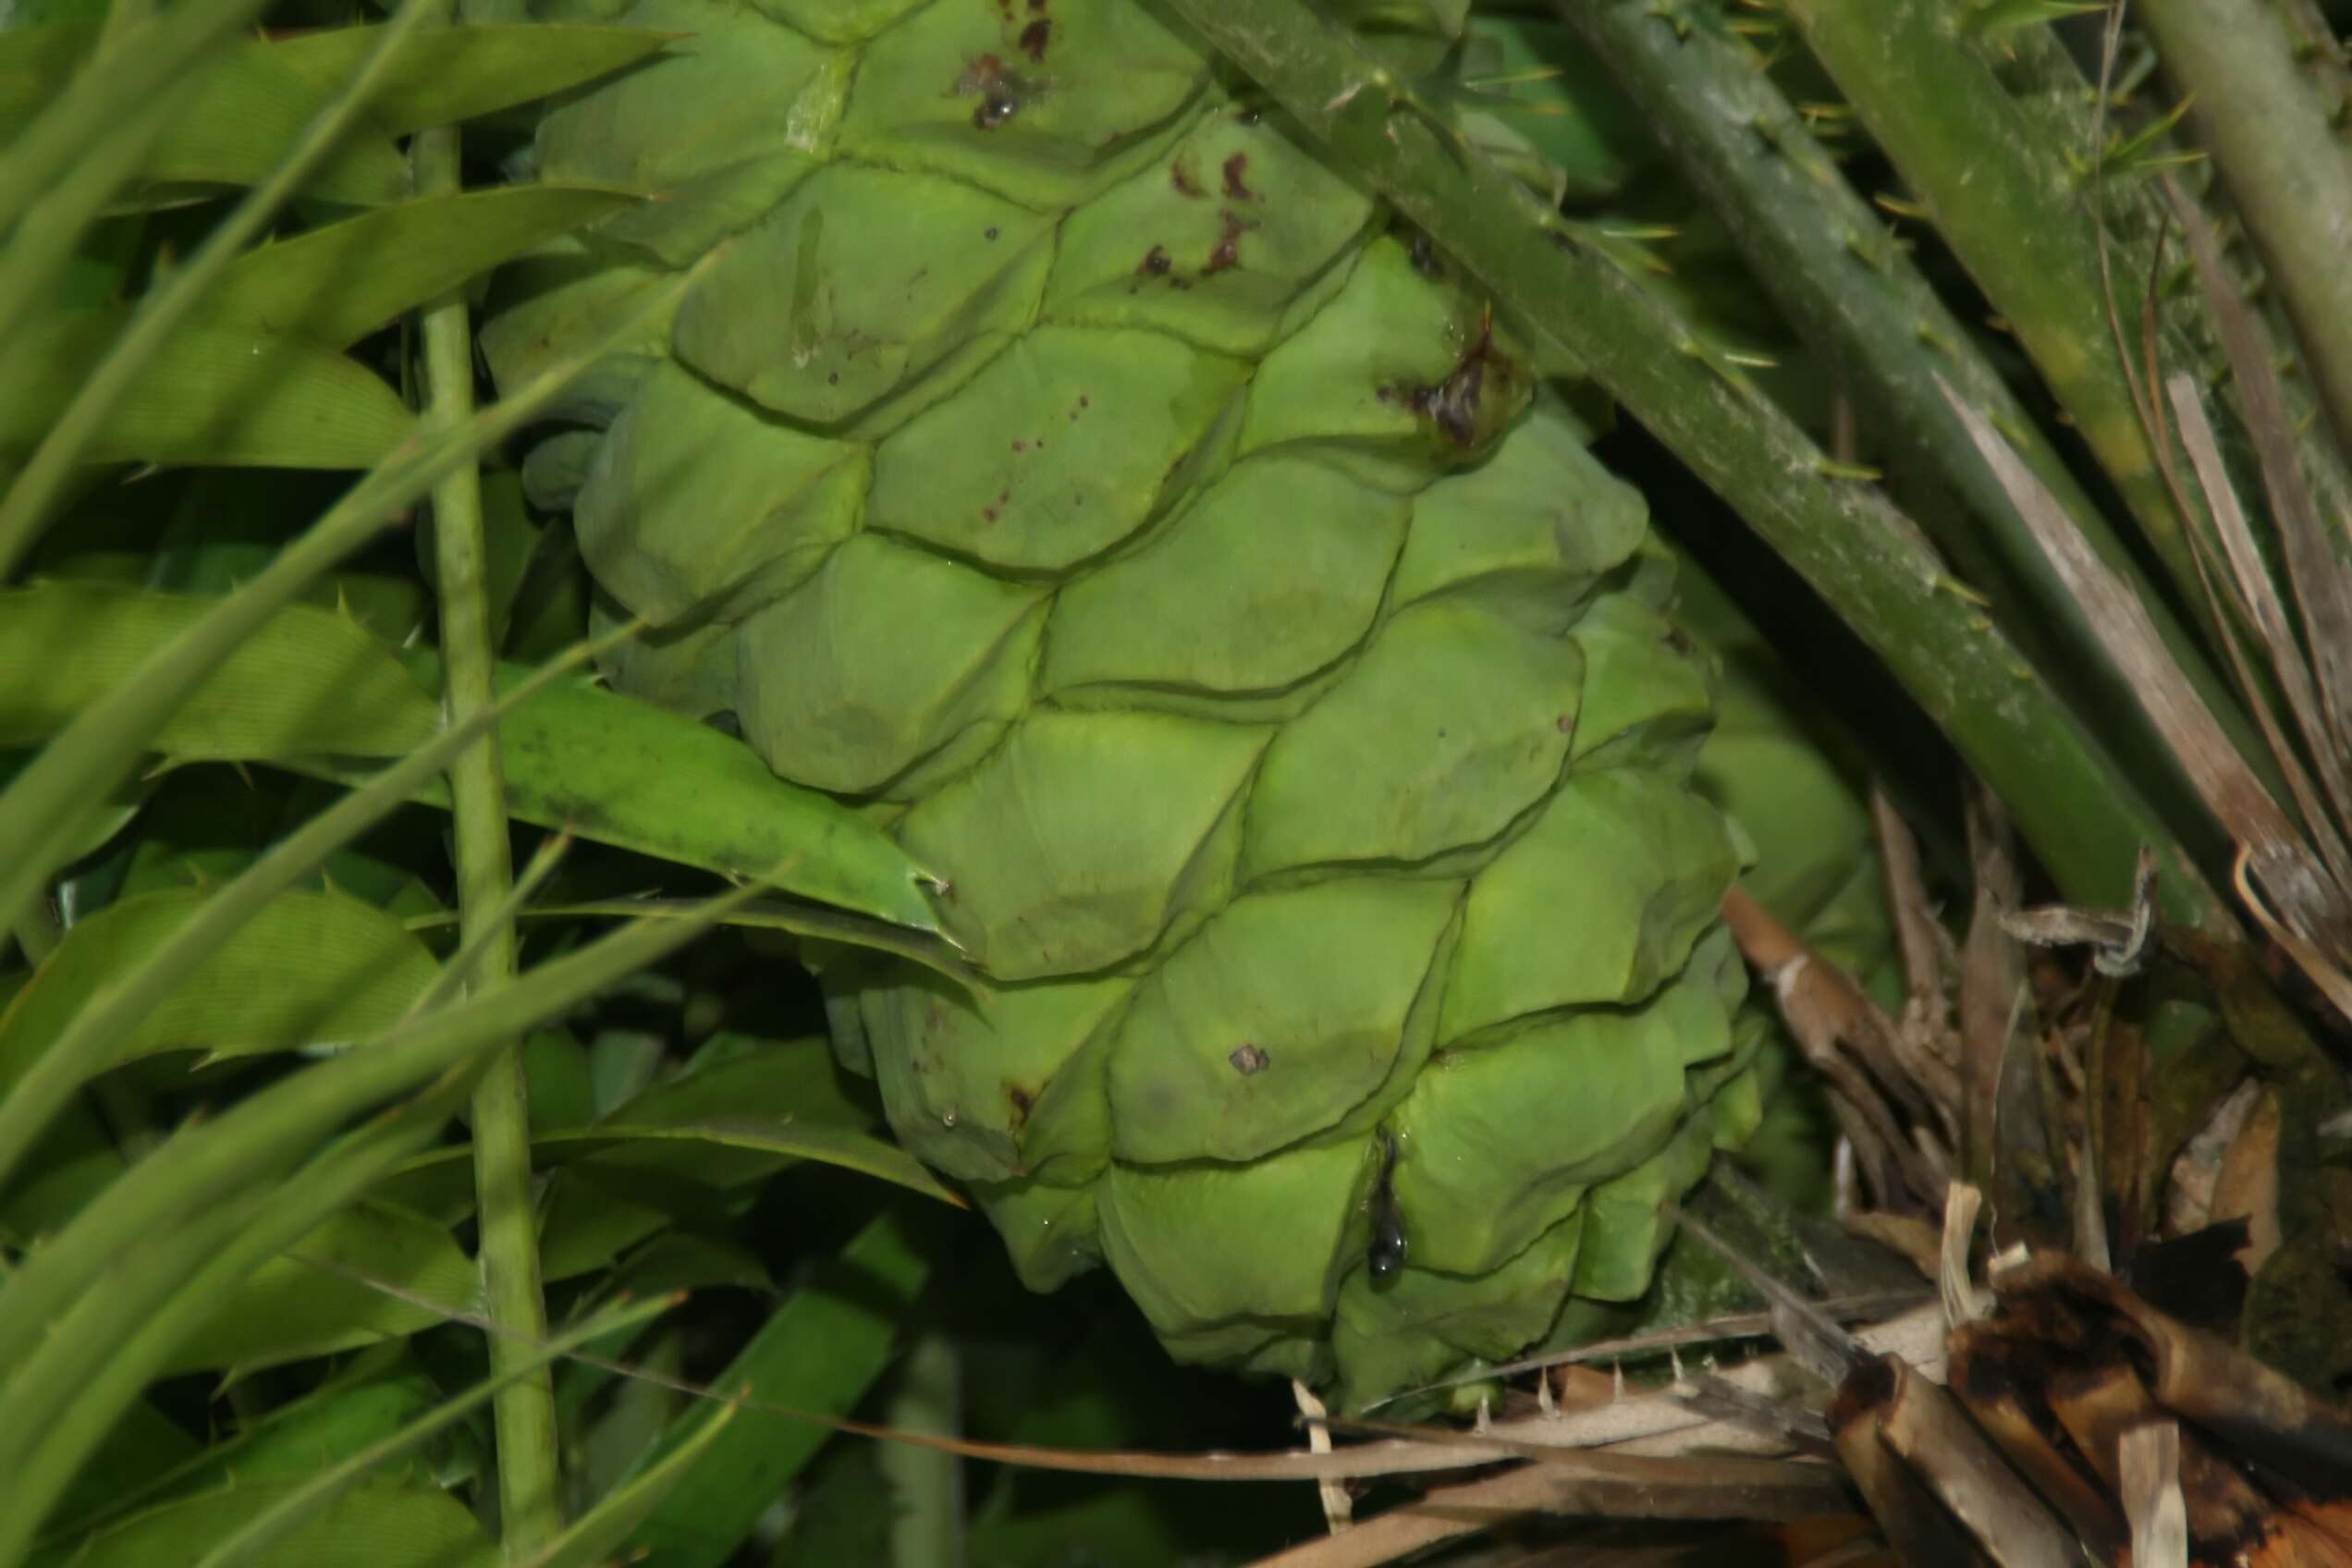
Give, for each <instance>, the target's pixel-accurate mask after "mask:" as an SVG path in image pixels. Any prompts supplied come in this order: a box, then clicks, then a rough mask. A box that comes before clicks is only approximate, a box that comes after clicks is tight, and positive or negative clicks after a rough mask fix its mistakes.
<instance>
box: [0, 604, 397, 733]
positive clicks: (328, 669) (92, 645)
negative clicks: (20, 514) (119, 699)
mask: <svg viewBox="0 0 2352 1568" xmlns="http://www.w3.org/2000/svg"><path fill="white" fill-rule="evenodd" d="M219 602H220V601H218V600H216V599H212V598H204V597H198V596H194V595H183V594H156V593H148V592H144V591H141V590H136V589H124V588H119V587H113V586H108V585H104V584H100V583H91V582H42V583H36V584H34V585H33V586H31V587H29V588H12V589H6V590H0V668H6V669H8V670H10V671H13V672H16V673H15V674H14V675H13V676H12V677H11V679H10V680H8V681H7V682H6V685H5V687H0V744H6V745H21V744H25V743H27V742H31V741H45V740H47V739H48V738H49V737H50V736H51V735H54V734H55V733H56V732H57V731H58V730H60V729H63V728H64V727H65V726H66V724H67V722H68V721H70V720H71V719H72V718H73V717H75V716H76V715H78V714H80V713H82V712H84V711H86V710H87V709H88V708H89V707H90V706H91V705H92V704H94V703H96V702H97V701H98V700H99V699H100V698H102V697H104V696H105V695H106V694H107V693H108V692H111V691H113V690H114V689H115V688H116V686H118V685H120V684H121V683H122V682H123V681H125V680H128V679H129V677H130V676H131V674H132V673H133V672H134V671H136V670H137V669H138V668H140V666H141V664H142V663H143V662H144V661H145V660H146V659H147V658H148V657H150V656H151V655H153V654H154V653H156V652H157V651H158V650H159V649H161V648H163V647H165V646H166V645H167V644H169V643H171V642H172V641H173V640H174V639H176V638H178V637H179V636H180V635H182V634H183V633H184V632H185V631H187V630H188V629H189V628H190V627H191V626H193V625H194V624H196V622H197V621H199V620H200V619H202V618H203V616H204V615H205V614H206V613H207V612H209V611H210V610H212V609H213V608H214V606H215V605H217V604H218V603H219ZM439 718H440V714H439V705H438V704H436V703H435V702H434V700H433V699H432V698H431V697H429V696H427V695H426V694H425V693H424V692H423V690H422V689H421V688H419V686H418V685H417V683H416V681H415V680H414V679H413V678H411V677H410V674H409V673H408V671H407V670H406V669H404V668H401V665H400V662H399V660H398V658H397V657H395V656H394V655H393V654H392V651H391V650H390V649H389V648H387V647H386V646H385V644H384V643H381V642H379V641H378V640H377V639H376V638H375V637H374V634H373V633H371V632H370V631H368V630H367V629H366V628H365V627H363V626H361V625H360V624H359V623H358V622H356V621H354V620H351V619H347V618H345V617H343V616H339V615H337V614H336V613H334V612H333V611H331V610H325V609H316V608H312V607H309V606H288V607H286V608H284V609H281V610H279V611H278V612H277V613H276V615H274V616H272V617H271V618H270V619H268V620H267V621H266V622H265V623H264V624H263V626H262V627H261V629H260V630H259V631H256V632H255V633H254V634H253V635H252V636H251V637H250V638H248V639H247V640H246V641H245V642H244V643H243V644H242V645H241V646H240V647H239V648H238V650H237V651H236V652H235V653H234V654H232V655H229V657H228V658H227V661H226V662H225V663H223V665H222V666H221V668H219V669H217V670H216V671H214V674H213V675H212V676H211V677H210V678H209V679H207V680H205V681H204V682H203V684H202V685H201V686H199V687H198V688H197V690H196V692H194V694H193V695H192V696H190V699H189V701H188V703H187V704H186V705H185V706H183V707H181V708H180V709H179V711H178V713H176V714H175V715H173V716H172V717H170V718H168V719H166V720H165V722H164V723H163V725H162V726H161V727H160V728H159V729H157V730H156V731H155V732H154V733H153V735H152V736H151V737H150V738H149V741H148V749H149V750H151V751H153V752H159V753H163V754H164V755H165V756H168V757H171V758H173V759H175V760H180V761H192V760H197V759H207V758H221V759H238V760H249V761H276V760H283V759H285V758H288V757H291V756H297V755H301V754H304V753H318V752H325V753H338V754H342V755H348V756H393V755H397V754H398V753H402V752H405V751H408V750H409V749H410V748H411V747H413V746H416V745H418V744H420V743H421V742H423V741H425V740H428V739H429V738H431V737H432V736H433V734H434V733H435V731H436V730H437V729H439Z"/></svg>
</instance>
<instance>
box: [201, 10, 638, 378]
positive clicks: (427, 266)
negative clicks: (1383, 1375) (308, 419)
mask: <svg viewBox="0 0 2352 1568" xmlns="http://www.w3.org/2000/svg"><path fill="white" fill-rule="evenodd" d="M364 31H374V30H373V29H368V30H364ZM428 36H430V37H434V38H436V39H437V38H438V37H439V36H440V35H439V34H437V33H436V34H429V35H428ZM412 47H413V46H412ZM637 201H638V198H636V197H634V196H631V195H629V194H627V193H625V192H621V191H613V190H595V189H593V188H590V187H586V186H564V185H513V186H506V187H501V188H498V189H495V190H471V191H466V192H464V193H462V194H457V195H441V196H427V197H423V198H421V199H420V200H417V201H414V202H401V203H400V204H398V206H391V207H378V208H375V209H374V210H372V211H369V212H365V213H361V214H359V215H358V216H357V217H352V218H347V219H345V220H344V221H343V222H341V223H335V224H328V225H326V226H325V227H321V228H314V229H312V230H311V231H310V232H309V233H307V234H300V235H297V236H295V237H294V238H293V239H284V240H280V241H278V242H277V243H276V244H275V245H264V246H263V247H262V248H261V249H260V250H258V251H247V252H246V253H245V254H244V255H242V256H239V258H238V259H237V260H236V261H235V262H233V263H230V264H229V266H228V270H227V272H225V273H224V274H223V275H222V276H221V280H220V282H219V284H218V285H217V286H216V287H215V288H214V289H213V291H212V293H211V295H210V296H208V297H207V298H206V300H205V301H204V305H203V310H204V313H205V315H206V317H207V318H208V319H209V320H211V321H213V322H214V323H217V324H221V325H232V324H233V325H244V326H251V327H254V328H257V329H259V330H261V331H263V332H266V333H275V334H276V335H278V336H281V337H301V338H306V339H309V340H310V341H312V342H314V343H317V344H319V345H320V346H322V347H324V348H329V349H342V348H348V347H349V345H351V344H352V343H354V342H356V341H358V340H359V339H360V338H361V337H365V336H366V335H367V334H369V333H371V332H373V331H374V330H375V329H376V328H378V327H380V326H383V325H385V324H386V323H387V322H389V321H391V320H392V319H393V318H394V317H396V316H398V314H399V313H400V312H403V311H406V310H410V309H412V308H413V307H415V306H417V305H420V304H423V302H424V301H425V300H430V299H432V298H434V297H435V295H438V294H445V293H447V292H448V291H449V290H450V289H452V288H457V287H458V286H459V284H461V283H463V282H465V281H466V280H467V279H468V278H470V277H472V276H474V275H476V274H477V273H482V272H486V271H488V270H489V269H490V268H492V267H494V266H496V265H497V264H498V263H501V262H505V261H508V260H509V259H511V258H512V257H515V256H518V255H521V253H522V252H523V251H528V250H530V249H531V248H532V247H533V246H534V245H536V244H538V243H540V242H541V241H542V240H545V239H549V238H551V237H553V236H555V235H557V234H561V233H563V232H564V231H566V230H567V229H572V228H578V227H581V226H582V225H583V224H589V223H594V222H595V221H596V220H597V219H598V218H602V217H605V216H606V215H608V214H612V213H615V212H619V210H620V209H621V208H623V207H628V206H633V205H635V204H636V202H637Z"/></svg>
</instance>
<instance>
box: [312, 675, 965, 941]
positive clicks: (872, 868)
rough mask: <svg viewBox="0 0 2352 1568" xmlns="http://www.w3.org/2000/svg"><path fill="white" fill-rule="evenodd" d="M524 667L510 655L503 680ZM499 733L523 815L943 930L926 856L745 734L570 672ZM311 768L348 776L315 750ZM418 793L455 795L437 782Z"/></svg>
mask: <svg viewBox="0 0 2352 1568" xmlns="http://www.w3.org/2000/svg"><path fill="white" fill-rule="evenodd" d="M406 657H407V660H408V663H409V667H410V668H411V669H413V670H414V671H416V673H417V675H418V677H419V678H420V679H422V680H424V681H426V682H427V683H428V684H431V685H437V684H438V683H439V675H440V670H439V665H438V661H437V660H435V658H434V656H433V655H431V654H428V653H424V652H421V651H420V652H416V653H411V654H410V655H406ZM525 673H526V672H525V671H523V670H521V669H520V668H516V667H514V666H511V665H501V666H500V667H499V671H498V682H499V685H500V687H501V688H502V689H509V688H511V687H513V686H514V685H515V684H516V683H518V682H519V681H521V680H522V679H523V678H524V675H525ZM499 737H500V744H501V746H502V748H503V750H504V753H505V759H506V770H507V810H508V813H509V814H510V815H514V816H516V817H519V818H521V820H522V821H525V822H533V823H537V824H539V825H540V826H542V827H569V828H570V829H571V830H572V831H574V832H576V833H578V834H579V835H580V836H581V837H582V838H583V839H594V840H595V841H597V842H598V843H604V844H614V845H618V846H619V847H620V848H622V849H629V850H636V851H640V852H642V853H645V854H650V855H655V856H658V857H660V858H661V859H664V860H668V861H673V862H676V863H678V864H681V865H691V866H696V867H699V868H701V869H703V870H705V871H716V872H718V873H720V874H722V875H725V876H773V877H774V881H775V885H776V887H777V888H778V889H780V890H782V891H785V892H789V893H792V894H795V895H797V896H799V897H801V898H805V899H814V900H819V901H821V902H824V903H828V904H835V905H839V907H841V908H843V909H846V910H851V911H855V912H857V913H861V914H867V915H871V916H873V917H875V918H876V919H878V920H887V921H889V922H891V923H893V924H895V925H906V926H911V927H913V929H915V930H918V931H937V930H938V928H939V926H938V920H937V916H936V915H935V914H934V913H932V911H931V908H930V905H929V904H928V903H927V902H926V901H925V899H924V897H923V894H922V890H921V887H920V883H921V881H922V880H923V878H924V877H925V875H926V873H925V869H924V867H923V866H922V865H921V864H920V863H918V862H917V861H915V860H914V859H913V858H911V857H910V856H909V855H908V853H907V851H903V850H901V849H900V848H899V847H898V846H897V845H896V844H894V843H892V842H891V841H890V840H889V839H888V838H887V837H886V836H885V835H884V834H883V833H882V832H881V831H880V830H879V829H877V828H876V827H874V826H873V825H872V824H871V823H870V822H868V821H867V820H866V819H865V818H864V817H862V816H860V815H857V814H856V813H854V812H852V811H851V810H850V809H849V808H848V807H846V806H843V805H841V804H839V802H835V801H833V800H832V799H830V798H828V797H827V796H825V795H821V794H818V793H817V792H816V791H815V790H805V789H802V788H799V787H798V786H795V785H791V784H788V783H786V782H784V781H783V780H782V779H779V778H777V777H776V776H775V775H774V774H772V773H770V772H768V771H767V769H766V767H764V766H761V764H760V761H759V758H758V757H757V756H755V755H753V753H752V752H751V751H749V750H748V749H747V748H746V747H745V746H744V745H743V744H742V742H741V741H736V740H733V739H732V738H730V737H729V736H726V735H722V734H721V733H719V732H718V731H717V730H716V729H712V728H710V727H709V726H708V725H705V724H697V723H695V722H694V721H693V720H692V719H690V718H685V717H680V716H679V715H677V714H673V713H668V712H666V711H664V710H663V709H660V708H656V707H654V706H653V705H651V704H646V703H641V702H636V701H633V700H632V699H630V698H627V697H619V696H616V695H614V694H613V693H612V692H606V691H601V690H599V689H597V688H596V687H594V686H592V685H589V684H587V683H586V682H584V681H569V680H568V681H559V682H557V683H556V684H555V685H553V686H550V687H549V688H548V689H547V690H545V691H544V692H540V693H539V694H538V695H536V696H534V697H533V698H531V699H529V700H528V701H526V702H525V703H523V704H521V706H520V707H518V708H517V709H516V710H515V712H514V713H512V714H510V715H509V716H508V717H507V718H506V719H505V720H504V721H503V722H502V723H501V724H500V726H499ZM302 766H304V767H305V769H306V770H309V771H314V772H318V773H321V774H323V775H325V776H327V777H332V778H350V777H352V775H351V773H350V772H349V770H348V769H344V768H341V767H339V766H332V765H329V764H327V763H325V762H324V761H322V760H319V759H312V760H311V761H309V762H306V763H304V764H303V765H302ZM417 798H418V799H419V800H421V801H424V802H428V803H430V804H433V805H440V804H443V803H444V802H445V801H446V800H447V796H446V794H445V792H444V787H443V786H442V785H441V784H440V783H438V782H437V781H436V782H435V783H432V784H428V785H426V786H425V787H423V789H421V790H419V791H418V792H417Z"/></svg>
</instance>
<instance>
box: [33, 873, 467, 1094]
mask: <svg viewBox="0 0 2352 1568" xmlns="http://www.w3.org/2000/svg"><path fill="white" fill-rule="evenodd" d="M212 896H213V894H212V890H211V889H210V888H178V889H174V890H171V891H168V892H160V893H146V894H141V895H140V896H138V897H136V898H130V899H125V900H122V901H121V902H120V903H117V904H115V905H113V906H111V907H109V908H107V909H105V910H104V911H101V912H100V913H97V914H94V915H92V916H91V918H89V919H88V920H85V921H83V922H81V923H80V925H76V926H74V927H73V928H72V929H71V930H70V931H68V932H67V934H66V939H65V940H64V941H63V942H61V943H59V944H58V946H57V950H56V951H55V952H54V953H52V954H50V955H49V962H47V963H45V964H43V965H42V967H41V970H40V973H39V974H36V975H35V976H34V977H33V981H32V984H31V985H29V986H26V987H25V988H24V989H23V990H22V991H21V992H19V993H18V996H17V998H16V999H15V1001H14V1002H12V1003H11V1004H10V1005H9V1007H8V1009H7V1011H6V1012H5V1013H0V1085H8V1084H15V1083H16V1081H17V1080H18V1078H19V1077H21V1076H22V1075H23V1073H24V1071H25V1069H26V1068H27V1067H28V1066H30V1065H31V1063H32V1062H33V1061H34V1060H37V1059H38V1058H39V1057H40V1056H41V1055H42V1053H43V1052H44V1051H45V1050H47V1049H48V1047H49V1046H50V1044H51V1042H53V1041H55V1039H56V1038H57V1037H58V1035H60V1034H62V1033H63V1031H64V1030H65V1027H66V1025H67V1023H68V1022H70V1021H71V1019H72V1018H73V1016H74V1015H75V1014H76V1013H77V1012H79V1011H80V1010H81V1008H82V1007H83V1006H84V1005H85V1004H86V1003H87V1002H88V1001H89V1000H90V998H92V996H94V995H96V994H97V993H98V992H100V991H101V990H103V989H104V988H106V987H107V986H113V985H115V984H116V983H117V982H118V981H119V980H120V979H121V978H122V977H123V976H125V975H127V974H130V973H131V972H132V971H134V970H136V969H137V968H138V967H139V965H140V964H141V963H142V962H145V960H146V958H147V955H148V954H149V953H150V952H151V951H153V949H156V948H158V947H160V946H162V945H163V944H164V943H165V941H167V940H168V939H169V938H170V937H171V935H172V933H173V932H175V931H177V930H178V928H179V926H180V925H182V924H184V923H185V922H186V921H187V920H189V919H190V917H191V916H193V915H194V914H195V913H196V911H197V910H198V909H199V908H200V907H201V906H202V904H203V903H204V902H205V900H208V899H210V898H211V897H212ZM439 973H440V965H439V964H437V963H436V962H435V961H434V957H433V954H432V952H431V951H430V949H427V948H426V947H425V946H424V944H423V943H422V942H420V941H418V940H417V938H416V937H413V936H411V935H410V933H409V931H408V929H407V927H406V926H405V925H402V923H401V922H400V921H398V920H397V919H395V918H394V917H393V916H391V915H389V914H386V913H384V912H383V911H382V910H379V909H377V908H376V907H375V906H374V905H373V904H365V903H361V902H360V901H359V900H356V899H351V898H346V897H344V896H343V895H342V894H339V893H311V892H290V893H281V894H279V895H278V896H277V897H276V899H274V900H271V901H270V902H269V903H268V904H266V905H264V906H263V908H262V910H261V911H260V913H258V914H256V915H255V916H254V918H253V919H251V920H250V921H248V922H247V923H246V924H245V925H242V926H240V927H239V928H238V930H237V932H236V934H235V935H233V936H232V937H229V938H228V939H227V941H225V942H223V943H222V944H221V945H220V947H218V948H217V949H214V951H213V952H212V954H211V955H210V956H209V957H208V958H207V959H206V960H205V962H203V964H202V966H200V967H199V968H198V969H197V971H196V972H195V973H194V974H191V975H190V977H189V978H188V979H187V980H186V981H184V982H183V983H181V984H180V985H179V986H177V987H176V988H175V989H174V990H173V991H172V992H171V994H170V995H169V996H167V997H165V998H164V999H163V1001H162V1002H161V1004H160V1005H158V1006H157V1007H156V1008H155V1009H154V1010H153V1011H151V1012H149V1013H148V1014H147V1016H146V1018H145V1019H144V1020H143V1021H141V1023H140V1024H139V1026H138V1027H137V1028H136V1029H135V1030H133V1031H132V1032H131V1033H130V1035H129V1036H128V1037H127V1038H124V1039H122V1040H120V1041H119V1042H117V1043H114V1046H113V1051H112V1054H111V1056H110V1058H109V1059H107V1060H92V1061H90V1062H88V1063H86V1064H84V1065H83V1069H82V1071H83V1072H84V1073H85V1074H88V1075H94V1074H96V1073H98V1072H104V1070H105V1069H107V1068H109V1067H112V1066H115V1065H117V1064H118V1063H121V1062H124V1061H128V1060H132V1059H134V1058H136V1057H141V1056H146V1055H150V1054H152V1053H153V1052H156V1051H165V1050H189V1049H196V1050H203V1051H207V1052H210V1053H211V1054H213V1055H214V1056H235V1055H245V1054H250V1053H253V1052H259V1051H276V1050H291V1049H299V1048H302V1047H318V1046H327V1045H336V1044H341V1043H346V1042H349V1041H353V1040H363V1039H366V1038H368V1037H370V1036H371V1035H375V1034H376V1033H378V1032H379V1031H382V1030H385V1029H388V1028H390V1027H392V1026H393V1025H394V1024H396V1023H398V1022H399V1021H400V1020H401V1019H402V1018H403V1017H405V1016H406V1015H407V1013H408V1011H409V1007H410V1003H411V1002H413V1001H414V1000H415V999H416V998H418V997H419V996H421V995H423V993H424V991H425V990H426V988H427V987H429V986H431V985H432V984H433V982H434V979H435V976H436V975H437V974H439Z"/></svg>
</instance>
